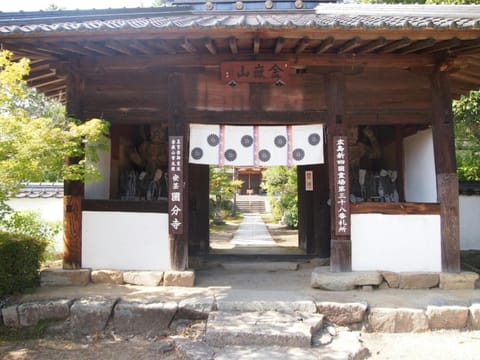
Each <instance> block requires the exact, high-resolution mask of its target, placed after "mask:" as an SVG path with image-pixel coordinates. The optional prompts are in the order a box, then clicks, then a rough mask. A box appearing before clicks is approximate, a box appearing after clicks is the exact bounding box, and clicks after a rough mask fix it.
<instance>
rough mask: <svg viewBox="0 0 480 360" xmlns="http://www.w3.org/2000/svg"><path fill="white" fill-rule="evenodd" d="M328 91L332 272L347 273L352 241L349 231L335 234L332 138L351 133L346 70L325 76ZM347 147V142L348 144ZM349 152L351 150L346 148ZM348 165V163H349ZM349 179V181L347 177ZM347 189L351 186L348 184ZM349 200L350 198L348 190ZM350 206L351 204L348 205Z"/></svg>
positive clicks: (350, 262)
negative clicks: (343, 233) (346, 112)
mask: <svg viewBox="0 0 480 360" xmlns="http://www.w3.org/2000/svg"><path fill="white" fill-rule="evenodd" d="M325 92H326V98H327V110H328V119H327V143H328V145H327V146H328V151H327V153H328V169H329V178H330V182H329V183H330V200H331V207H330V214H331V242H330V245H331V254H330V270H331V271H332V272H347V271H351V270H352V244H351V240H350V231H349V229H348V231H347V233H348V235H336V234H335V226H336V225H337V224H336V223H335V219H336V218H337V216H336V213H335V204H337V203H338V200H339V199H338V198H337V195H338V194H337V193H336V192H335V191H334V189H335V187H334V186H335V179H334V165H335V161H336V159H335V156H336V152H335V148H334V143H333V139H334V137H335V136H345V138H346V137H347V135H348V124H347V119H346V116H345V76H344V74H343V73H340V72H337V73H330V74H328V75H327V76H326V78H325ZM345 147H346V149H348V141H347V142H346V143H345ZM347 152H348V150H347ZM347 167H348V165H347ZM347 182H348V180H347ZM347 188H348V186H347ZM346 197H347V202H348V198H349V193H348V191H347V192H346ZM347 206H348V204H347ZM348 227H350V219H348Z"/></svg>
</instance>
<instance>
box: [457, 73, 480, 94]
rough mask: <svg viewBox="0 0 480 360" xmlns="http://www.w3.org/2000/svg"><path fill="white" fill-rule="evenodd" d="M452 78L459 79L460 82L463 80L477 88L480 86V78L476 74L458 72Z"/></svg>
mask: <svg viewBox="0 0 480 360" xmlns="http://www.w3.org/2000/svg"><path fill="white" fill-rule="evenodd" d="M450 76H451V77H452V78H453V79H458V80H461V81H463V82H465V83H469V84H474V85H475V86H477V85H479V84H480V76H478V74H475V73H469V72H465V71H462V72H458V73H453V74H451V75H450ZM472 88H473V86H472ZM472 90H473V89H472Z"/></svg>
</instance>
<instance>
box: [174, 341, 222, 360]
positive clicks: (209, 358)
mask: <svg viewBox="0 0 480 360" xmlns="http://www.w3.org/2000/svg"><path fill="white" fill-rule="evenodd" d="M175 348H176V350H177V354H178V355H179V357H180V359H182V360H213V359H215V351H214V350H213V349H212V348H211V347H210V346H208V345H207V344H205V343H204V342H201V341H192V340H189V339H180V338H178V339H175Z"/></svg>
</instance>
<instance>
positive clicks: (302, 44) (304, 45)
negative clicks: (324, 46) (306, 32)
mask: <svg viewBox="0 0 480 360" xmlns="http://www.w3.org/2000/svg"><path fill="white" fill-rule="evenodd" d="M309 45H310V39H309V38H308V37H304V38H303V39H301V40H300V41H299V42H298V44H297V46H296V47H295V54H297V55H298V54H301V53H302V52H303V51H304V50H305V49H306V48H307V47H308V46H309Z"/></svg>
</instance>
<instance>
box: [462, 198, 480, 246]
mask: <svg viewBox="0 0 480 360" xmlns="http://www.w3.org/2000/svg"><path fill="white" fill-rule="evenodd" d="M459 207H460V209H459V218H460V219H459V222H460V249H461V250H480V231H479V230H480V224H479V219H480V218H479V215H478V214H480V196H466V195H460V197H459Z"/></svg>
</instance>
